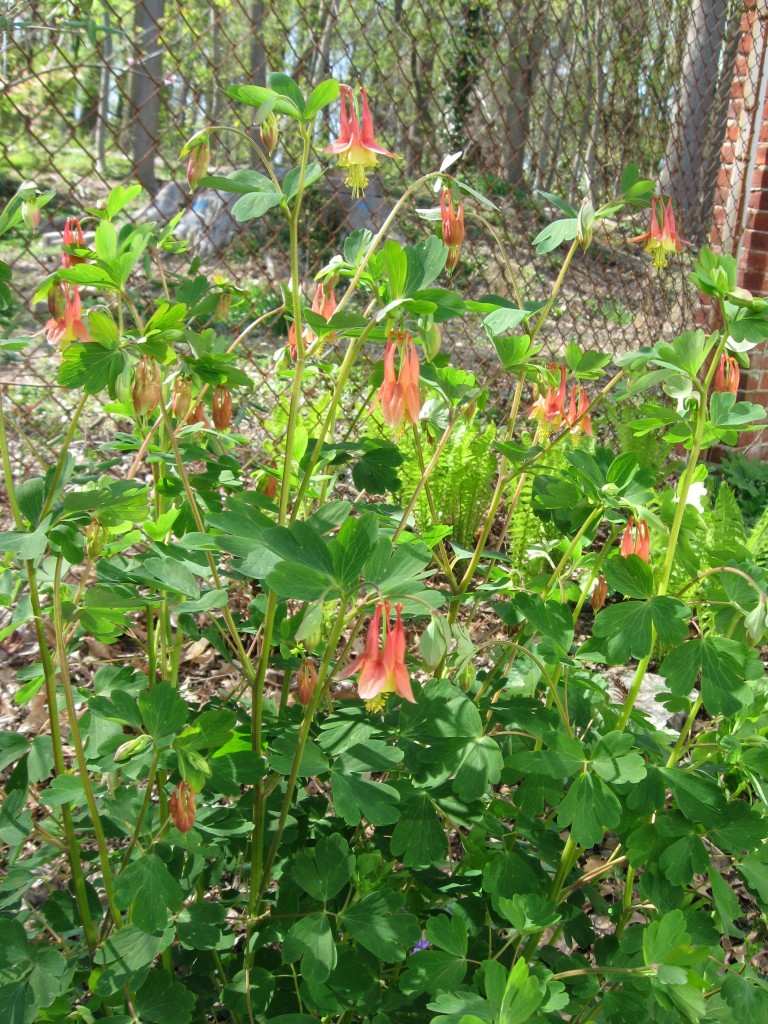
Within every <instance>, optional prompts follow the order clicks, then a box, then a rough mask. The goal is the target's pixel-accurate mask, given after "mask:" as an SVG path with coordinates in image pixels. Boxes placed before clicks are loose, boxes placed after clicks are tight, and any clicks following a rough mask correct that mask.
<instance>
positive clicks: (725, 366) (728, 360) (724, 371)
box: [712, 352, 741, 395]
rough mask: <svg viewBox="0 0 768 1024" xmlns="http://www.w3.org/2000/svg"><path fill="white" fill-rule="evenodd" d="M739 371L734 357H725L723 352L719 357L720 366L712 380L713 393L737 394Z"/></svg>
mask: <svg viewBox="0 0 768 1024" xmlns="http://www.w3.org/2000/svg"><path fill="white" fill-rule="evenodd" d="M740 374H741V371H740V370H739V364H738V362H737V361H736V359H735V358H734V356H727V355H726V354H725V352H723V354H722V355H721V356H720V364H719V365H718V367H717V370H715V376H714V377H713V378H712V387H713V388H714V389H715V391H722V392H726V391H729V392H730V393H731V394H732V395H737V394H738V393H739V377H740Z"/></svg>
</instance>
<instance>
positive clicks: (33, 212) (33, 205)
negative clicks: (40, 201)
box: [21, 198, 40, 231]
mask: <svg viewBox="0 0 768 1024" xmlns="http://www.w3.org/2000/svg"><path fill="white" fill-rule="evenodd" d="M21 219H22V220H23V221H24V226H25V227H26V228H27V230H29V231H36V230H37V228H38V227H39V226H40V207H39V206H38V205H37V199H34V198H33V199H25V200H24V202H23V203H22V204H21Z"/></svg>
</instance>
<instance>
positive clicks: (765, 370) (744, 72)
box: [705, 0, 768, 458]
mask: <svg viewBox="0 0 768 1024" xmlns="http://www.w3.org/2000/svg"><path fill="white" fill-rule="evenodd" d="M739 32H740V39H739V45H738V50H737V55H736V62H735V65H734V74H733V81H732V82H731V92H730V105H729V108H728V119H727V123H726V129H725V138H724V140H723V145H722V147H721V150H720V171H719V174H718V177H717V185H716V189H717V191H716V195H715V208H714V214H713V219H712V230H711V232H710V245H711V246H712V248H713V249H714V250H715V251H716V252H726V253H731V254H732V255H733V256H736V257H737V258H738V261H739V276H738V283H739V284H740V285H741V287H742V288H747V289H748V290H749V291H751V292H752V293H753V294H754V295H760V296H768V164H767V157H768V101H766V75H767V74H768V63H767V62H768V0H745V4H744V12H743V14H742V17H741V23H740V25H739ZM761 99H762V103H761ZM758 107H761V108H762V109H759V110H758V109H757V108H758ZM756 136H757V137H756ZM747 179H749V180H747ZM705 318H706V317H705ZM749 355H750V364H751V365H750V369H749V372H748V373H746V374H745V373H743V372H742V379H741V387H742V394H741V395H740V397H743V398H744V399H746V400H747V401H750V402H755V403H757V404H758V405H763V406H765V407H766V409H768V344H766V343H763V344H762V345H760V346H759V347H757V348H755V349H753V350H752V351H751V352H750V354H749ZM740 445H741V447H742V448H744V449H745V451H746V453H747V454H748V455H750V456H752V457H755V458H763V457H765V456H766V455H768V428H766V429H765V430H763V431H761V432H760V433H757V434H753V433H750V434H743V435H742V437H741V440H740Z"/></svg>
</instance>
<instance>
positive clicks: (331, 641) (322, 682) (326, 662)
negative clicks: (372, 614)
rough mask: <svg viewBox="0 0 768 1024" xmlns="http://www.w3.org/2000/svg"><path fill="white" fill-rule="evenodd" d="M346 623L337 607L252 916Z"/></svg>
mask: <svg viewBox="0 0 768 1024" xmlns="http://www.w3.org/2000/svg"><path fill="white" fill-rule="evenodd" d="M345 624H346V609H339V614H338V615H337V616H336V620H335V622H334V625H333V628H332V629H331V634H330V636H329V637H328V644H327V647H326V651H325V655H324V657H323V661H322V664H321V665H320V668H319V669H318V673H317V685H316V687H315V692H314V693H313V695H312V700H311V701H310V703H309V704H308V705H307V708H306V710H305V712H304V718H303V720H302V723H301V728H300V729H299V736H298V739H297V742H296V752H295V754H294V756H293V764H292V765H291V772H290V775H289V777H288V782H287V784H286V789H285V795H284V797H283V804H282V807H281V808H280V816H279V818H278V822H277V827H276V829H275V834H274V836H273V838H272V843H271V844H270V848H269V853H268V854H267V858H266V860H265V862H264V867H263V870H262V872H261V878H260V879H259V884H258V886H256V884H254V883H252V886H251V893H250V906H249V912H250V916H251V917H254V916H255V914H256V910H257V908H258V906H259V904H260V902H261V899H262V897H263V895H264V893H265V892H266V889H267V886H268V885H269V880H270V874H271V871H272V867H273V865H274V863H275V859H276V857H277V852H278V850H279V848H280V840H281V838H282V835H283V830H284V829H285V823H286V821H287V819H288V812H289V811H290V809H291V803H292V801H293V794H294V790H295V789H296V781H297V779H298V777H299V768H300V766H301V759H302V756H303V754H304V748H305V746H306V744H307V740H308V738H309V730H310V728H311V726H312V722H313V721H314V717H315V713H316V712H317V709H318V707H319V706H320V704H321V703H322V701H323V699H324V697H325V693H326V691H327V690H328V688H329V687H330V685H331V681H332V678H333V677H332V675H331V673H330V671H329V669H330V664H331V660H332V659H333V655H334V653H335V650H336V644H337V643H338V641H339V637H340V636H341V634H342V632H343V630H344V626H345Z"/></svg>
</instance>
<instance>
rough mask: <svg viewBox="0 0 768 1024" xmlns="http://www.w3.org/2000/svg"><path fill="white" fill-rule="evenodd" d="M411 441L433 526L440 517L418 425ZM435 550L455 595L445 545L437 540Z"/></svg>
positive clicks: (453, 579) (454, 586) (456, 585)
mask: <svg viewBox="0 0 768 1024" xmlns="http://www.w3.org/2000/svg"><path fill="white" fill-rule="evenodd" d="M413 440H414V444H415V445H416V457H417V458H418V460H419V469H420V470H421V475H422V478H423V480H424V494H425V495H426V497H427V504H428V505H429V514H430V515H431V517H432V522H433V523H434V524H435V525H437V524H438V523H439V522H440V517H439V515H438V513H437V508H436V507H435V501H434V498H433V497H432V489H431V488H430V486H429V481H428V478H427V471H426V467H425V464H424V450H423V448H422V447H421V438H420V437H419V428H418V424H416V423H414V424H413ZM436 550H437V555H438V562H439V563H440V566H441V568H442V570H443V572H444V573H445V575H446V576H447V577H448V582H449V583H450V585H451V590H452V591H453V592H454V594H455V593H456V591H457V589H458V583H457V581H456V577H455V576H454V574H453V569H452V568H451V563H450V561H449V559H448V552H447V551H446V550H445V544H444V543H443V541H442V540H439V541H438V542H437V546H436Z"/></svg>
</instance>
